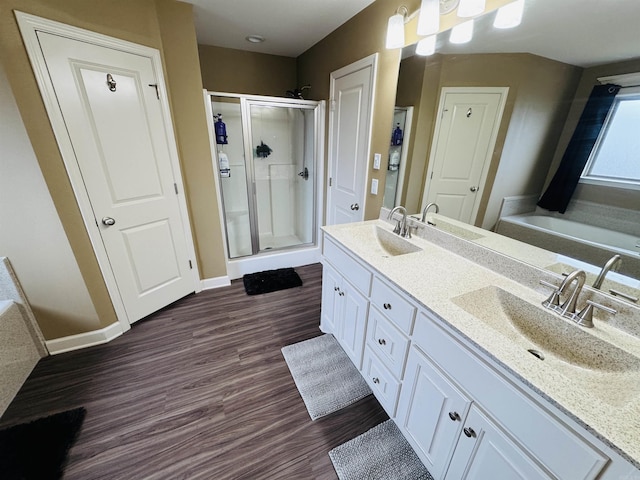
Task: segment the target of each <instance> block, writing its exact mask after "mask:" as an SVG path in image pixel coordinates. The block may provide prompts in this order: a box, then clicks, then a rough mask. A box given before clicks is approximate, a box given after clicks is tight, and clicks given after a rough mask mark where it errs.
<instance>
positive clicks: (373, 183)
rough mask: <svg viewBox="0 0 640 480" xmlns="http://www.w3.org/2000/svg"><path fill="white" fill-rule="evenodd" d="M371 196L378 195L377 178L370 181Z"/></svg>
mask: <svg viewBox="0 0 640 480" xmlns="http://www.w3.org/2000/svg"><path fill="white" fill-rule="evenodd" d="M371 194H372V195H377V194H378V179H377V178H372V179H371Z"/></svg>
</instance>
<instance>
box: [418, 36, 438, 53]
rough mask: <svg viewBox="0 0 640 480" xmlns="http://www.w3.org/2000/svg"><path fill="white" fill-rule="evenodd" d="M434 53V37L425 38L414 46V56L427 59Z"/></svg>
mask: <svg viewBox="0 0 640 480" xmlns="http://www.w3.org/2000/svg"><path fill="white" fill-rule="evenodd" d="M434 53H436V35H431V36H430V37H425V38H423V39H422V40H420V41H419V42H418V44H417V45H416V55H421V56H423V57H427V56H429V55H433V54H434Z"/></svg>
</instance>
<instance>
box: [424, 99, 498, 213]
mask: <svg viewBox="0 0 640 480" xmlns="http://www.w3.org/2000/svg"><path fill="white" fill-rule="evenodd" d="M508 90H509V89H508V88H443V89H442V93H441V99H440V106H439V109H438V116H437V118H438V120H437V122H436V128H435V134H434V141H433V145H432V147H431V155H430V157H429V169H428V171H427V180H426V183H425V189H424V195H423V201H422V208H424V207H425V206H426V205H427V204H428V203H431V202H435V203H437V204H438V206H439V207H440V213H442V214H443V215H446V216H448V217H451V218H455V219H457V220H461V221H463V222H467V223H473V222H474V221H475V217H476V214H477V212H478V207H479V204H480V198H481V196H482V192H483V190H484V182H485V180H486V177H487V171H488V168H489V163H490V161H491V157H492V154H493V149H494V146H495V142H496V137H497V134H498V129H499V127H500V120H501V119H502V112H503V110H504V105H505V101H506V98H507V92H508Z"/></svg>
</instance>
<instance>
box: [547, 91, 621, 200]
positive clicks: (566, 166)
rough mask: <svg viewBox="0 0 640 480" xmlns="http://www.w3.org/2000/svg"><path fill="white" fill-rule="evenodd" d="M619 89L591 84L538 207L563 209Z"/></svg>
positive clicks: (575, 185) (569, 198)
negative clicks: (575, 125) (571, 134)
mask: <svg viewBox="0 0 640 480" xmlns="http://www.w3.org/2000/svg"><path fill="white" fill-rule="evenodd" d="M619 90H620V87H619V86H617V85H611V84H607V85H596V86H595V87H594V88H593V91H592V92H591V96H590V97H589V100H588V101H587V104H586V105H585V107H584V110H583V112H582V115H581V116H580V121H579V122H578V126H577V127H576V130H575V131H574V132H573V136H572V137H571V141H569V145H568V146H567V149H566V150H565V152H564V155H563V156H562V160H561V162H560V166H559V167H558V170H557V171H556V173H555V175H554V176H553V179H552V180H551V183H550V184H549V186H548V187H547V190H546V191H545V192H544V194H543V195H542V197H541V198H540V200H539V201H538V206H539V207H542V208H546V209H547V210H550V211H552V212H560V213H564V212H565V211H566V209H567V205H569V200H571V197H572V196H573V193H574V192H575V190H576V187H577V186H578V181H579V180H580V175H582V171H583V170H584V167H585V165H586V164H587V160H588V159H589V155H590V154H591V150H592V149H593V146H594V145H595V143H596V140H597V139H598V135H600V130H602V126H603V125H604V121H605V120H606V118H607V114H608V113H609V110H610V109H611V106H612V105H613V101H614V100H615V97H616V94H617V93H618V91H619Z"/></svg>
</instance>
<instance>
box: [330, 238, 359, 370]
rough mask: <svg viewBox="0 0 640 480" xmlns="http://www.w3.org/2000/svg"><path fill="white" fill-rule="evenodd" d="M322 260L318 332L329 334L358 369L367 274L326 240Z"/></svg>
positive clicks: (355, 262)
mask: <svg viewBox="0 0 640 480" xmlns="http://www.w3.org/2000/svg"><path fill="white" fill-rule="evenodd" d="M325 259H326V260H327V261H328V262H326V263H325V264H324V267H323V281H322V314H321V322H322V323H321V329H322V331H323V332H325V333H332V334H333V336H334V337H336V339H337V340H338V342H340V345H341V346H342V348H343V349H344V351H345V352H346V353H347V355H349V357H350V358H351V361H352V362H353V363H354V365H355V366H356V367H357V368H358V369H361V368H362V353H363V349H364V336H365V330H366V326H367V314H368V311H369V299H368V298H367V297H368V295H369V291H370V286H371V272H369V270H367V269H366V268H365V267H363V266H362V265H361V264H359V263H358V262H357V261H356V260H355V259H353V258H352V257H349V256H347V254H346V253H345V252H344V251H343V250H341V249H340V248H339V247H338V246H337V245H335V244H334V243H332V242H331V241H330V240H327V239H325ZM338 266H340V267H338ZM337 268H340V271H338V270H337ZM358 287H359V288H358Z"/></svg>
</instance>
